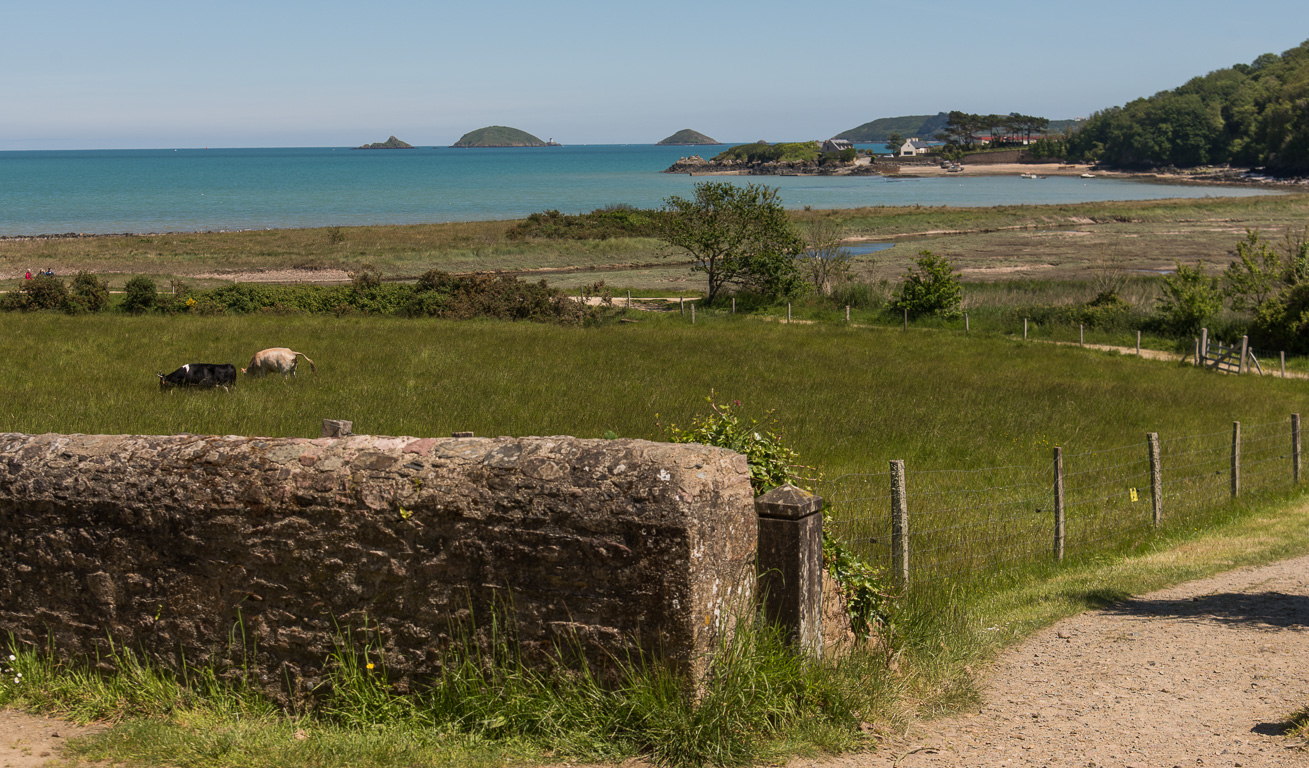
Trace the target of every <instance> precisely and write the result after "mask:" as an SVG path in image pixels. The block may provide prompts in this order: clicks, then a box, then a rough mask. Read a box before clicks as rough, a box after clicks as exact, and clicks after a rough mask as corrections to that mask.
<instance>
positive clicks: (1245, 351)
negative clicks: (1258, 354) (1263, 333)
mask: <svg viewBox="0 0 1309 768" xmlns="http://www.w3.org/2000/svg"><path fill="white" fill-rule="evenodd" d="M1249 354H1250V337H1249V336H1242V337H1241V364H1240V365H1238V366H1237V367H1236V372H1237V374H1238V375H1242V376H1244V375H1245V358H1246V357H1248V356H1249Z"/></svg>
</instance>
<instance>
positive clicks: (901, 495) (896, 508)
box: [891, 459, 909, 588]
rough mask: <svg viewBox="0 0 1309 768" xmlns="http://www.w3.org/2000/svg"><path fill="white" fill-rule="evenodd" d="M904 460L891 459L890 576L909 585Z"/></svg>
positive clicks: (902, 584)
mask: <svg viewBox="0 0 1309 768" xmlns="http://www.w3.org/2000/svg"><path fill="white" fill-rule="evenodd" d="M907 495H908V494H907V493H906V491H905V480H904V460H903V459H894V460H892V461H891V578H892V579H894V580H895V582H896V583H897V584H898V585H899V586H900V587H901V588H906V587H908V586H909V503H908V500H907V498H906V496H907Z"/></svg>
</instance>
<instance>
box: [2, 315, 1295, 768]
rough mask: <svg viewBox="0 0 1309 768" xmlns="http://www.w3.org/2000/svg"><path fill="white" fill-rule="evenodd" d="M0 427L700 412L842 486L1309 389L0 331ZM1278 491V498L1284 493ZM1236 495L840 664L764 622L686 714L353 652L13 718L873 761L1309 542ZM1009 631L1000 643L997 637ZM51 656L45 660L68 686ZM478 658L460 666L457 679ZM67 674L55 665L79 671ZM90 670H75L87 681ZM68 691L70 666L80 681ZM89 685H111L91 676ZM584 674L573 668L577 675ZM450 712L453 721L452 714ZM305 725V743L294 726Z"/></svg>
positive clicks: (71, 328)
mask: <svg viewBox="0 0 1309 768" xmlns="http://www.w3.org/2000/svg"><path fill="white" fill-rule="evenodd" d="M6 321H7V322H6V331H7V333H6V334H5V335H4V336H3V337H2V338H0V353H3V354H4V356H5V359H6V360H7V361H9V362H10V365H9V370H8V371H7V375H6V376H5V377H4V378H3V379H0V403H2V404H3V405H0V430H3V431H18V432H35V433H39V432H83V433H141V434H151V433H154V434H172V433H178V432H194V433H201V434H204V433H212V434H245V435H268V436H297V435H298V436H317V434H318V430H319V424H320V421H321V419H323V418H344V419H350V420H352V421H354V429H355V431H356V432H359V433H372V434H393V435H414V436H428V435H434V436H441V435H446V434H449V433H450V432H452V431H462V430H473V431H475V432H476V433H477V434H479V435H483V436H496V435H547V434H572V435H577V436H580V437H601V436H602V435H604V434H605V433H606V432H612V433H615V434H618V435H621V436H624V437H641V438H651V439H660V438H661V437H662V429H661V425H669V424H681V425H685V424H686V423H687V422H689V421H690V419H691V418H692V417H694V416H696V415H702V414H704V413H705V412H706V409H707V404H706V403H705V397H706V396H707V395H709V393H710V392H713V393H714V395H715V397H717V398H718V399H719V400H722V401H733V400H740V401H742V403H743V405H742V407H741V409H740V411H739V412H740V413H742V414H743V415H745V416H747V417H751V416H753V417H755V418H759V419H761V420H763V422H764V423H767V424H769V425H770V426H772V427H773V428H775V429H777V430H780V431H781V432H782V433H783V435H784V437H785V439H786V441H787V443H788V444H789V445H791V446H792V447H793V448H795V449H796V450H797V451H799V453H800V455H801V456H802V458H803V459H804V460H805V461H806V462H807V463H809V464H812V465H814V466H816V467H817V468H818V469H819V470H820V471H821V472H823V473H824V475H825V478H826V479H825V480H824V481H822V482H820V484H819V486H818V489H817V490H818V491H819V492H820V493H824V494H826V493H829V487H830V486H831V484H832V483H833V482H834V481H835V480H836V478H838V477H839V476H841V475H845V474H850V473H867V472H874V473H880V472H885V471H886V467H887V462H888V460H890V459H904V460H906V462H907V464H908V466H909V467H910V470H911V472H922V471H928V470H964V469H979V468H986V467H1006V466H1014V465H1037V466H1039V465H1040V464H1041V463H1042V462H1048V460H1049V456H1050V450H1051V446H1052V445H1053V444H1059V445H1062V446H1064V447H1065V448H1066V449H1067V450H1069V451H1070V453H1075V454H1076V453H1088V454H1089V453H1094V452H1096V451H1103V450H1106V449H1115V448H1116V447H1119V446H1131V445H1138V444H1140V443H1141V442H1142V440H1143V435H1144V433H1145V432H1150V431H1157V432H1160V433H1162V435H1163V436H1164V438H1165V439H1168V437H1169V436H1174V437H1177V436H1187V435H1203V434H1217V433H1222V432H1224V431H1225V430H1228V429H1230V425H1231V422H1232V421H1233V420H1235V419H1240V420H1243V421H1246V422H1248V423H1252V424H1254V423H1274V422H1278V421H1279V420H1284V419H1285V418H1286V416H1287V414H1289V413H1291V412H1301V413H1303V412H1304V411H1305V408H1306V405H1309V390H1306V389H1305V387H1304V386H1303V383H1302V382H1298V381H1294V380H1280V379H1270V378H1267V377H1265V378H1262V379H1259V378H1254V377H1245V378H1238V377H1233V376H1222V375H1217V374H1213V373H1206V372H1202V371H1198V370H1195V369H1194V368H1191V367H1187V366H1180V365H1176V364H1168V363H1159V362H1152V361H1148V360H1141V359H1137V358H1135V357H1132V356H1123V355H1113V354H1103V353H1097V352H1093V351H1089V350H1084V349H1078V348H1076V347H1059V346H1054V345H1048V344H1033V343H1026V344H1024V343H1022V342H1021V341H1017V340H1014V339H1012V338H1007V337H1004V336H1001V335H997V334H994V333H987V332H978V333H974V334H972V335H969V336H965V335H963V334H961V333H958V332H956V331H953V330H945V329H930V328H912V329H910V330H909V331H907V332H906V331H902V330H899V329H898V328H885V327H851V326H846V325H844V324H843V323H837V322H830V321H824V322H818V323H813V324H800V323H796V324H791V325H786V324H782V323H777V322H768V321H765V320H763V319H761V318H758V317H751V316H746V315H737V316H732V315H730V314H725V313H722V312H705V313H702V314H701V315H700V317H699V318H698V319H697V323H696V324H695V325H691V324H690V323H689V319H687V318H683V317H681V316H680V315H679V314H677V313H640V322H638V323H604V324H599V325H595V326H591V327H562V326H555V325H544V324H533V323H503V322H452V321H435V320H402V319H386V318H373V317H358V316H355V317H343V318H331V317H306V316H273V315H252V316H239V317H238V316H233V317H223V316H218V317H193V316H177V317H160V316H144V317H131V316H124V315H118V314H109V315H103V316H65V315H58V314H46V313H32V314H10V315H7V316H6ZM269 346H289V347H291V348H293V349H296V350H298V351H301V352H305V353H307V354H308V355H310V356H311V357H312V358H313V359H314V360H315V362H316V363H317V366H318V372H317V374H311V373H309V372H308V371H307V370H305V367H304V366H302V369H301V374H300V376H299V377H298V378H297V379H296V380H292V381H283V380H281V379H279V378H276V377H270V378H266V379H261V380H245V379H242V380H241V381H239V382H238V384H237V386H236V387H235V388H234V390H233V391H232V392H231V393H224V392H222V391H175V392H170V393H161V392H160V390H159V389H158V385H157V379H156V377H155V375H154V374H155V372H156V371H162V372H168V371H170V370H172V369H173V368H174V367H176V366H177V365H180V364H182V363H184V362H217V363H222V362H232V363H236V364H238V365H243V364H244V363H245V362H246V361H247V360H248V359H249V357H250V355H251V354H253V352H254V351H256V350H258V349H261V348H263V347H269ZM1281 485H1282V486H1285V483H1282V484H1281ZM1281 493H1282V495H1270V494H1262V495H1256V496H1253V497H1249V498H1247V499H1246V500H1244V501H1242V502H1241V503H1240V504H1224V503H1218V502H1215V503H1214V504H1212V505H1211V508H1210V511H1209V512H1207V513H1205V514H1203V515H1196V516H1193V517H1192V518H1190V521H1191V524H1188V525H1180V524H1178V525H1171V526H1166V527H1165V528H1164V529H1162V530H1160V531H1158V532H1146V533H1142V534H1139V535H1135V534H1134V535H1133V536H1131V537H1129V538H1128V539H1125V540H1121V541H1108V542H1107V543H1104V544H1102V545H1100V546H1097V547H1086V548H1081V549H1076V550H1075V551H1074V552H1073V554H1072V555H1071V556H1070V558H1069V559H1068V560H1066V561H1065V562H1064V563H1063V564H1061V565H1056V564H1054V563H1052V562H1050V561H1049V559H1037V560H1031V561H1025V562H1019V563H1016V564H1014V565H1013V566H1012V567H1008V568H1005V569H1002V570H998V571H988V572H987V573H985V574H984V575H982V576H979V577H977V578H973V579H963V580H957V581H951V582H948V583H946V582H942V581H937V582H935V583H932V584H929V585H927V588H925V589H922V590H917V591H911V592H909V593H907V594H905V595H902V596H901V597H900V598H899V600H900V603H899V605H898V607H897V608H896V609H895V611H894V614H893V616H892V617H891V623H890V624H889V625H888V626H887V627H886V628H884V631H885V633H886V637H887V642H886V644H885V645H882V646H870V647H868V648H865V649H864V650H862V651H860V652H857V653H856V654H855V655H854V656H852V657H850V658H848V659H845V660H829V661H826V662H823V663H822V664H818V665H802V664H798V663H797V661H796V660H795V658H794V657H793V656H790V655H789V654H788V653H784V652H780V650H779V649H778V648H777V647H776V645H775V644H774V643H772V641H771V640H770V639H769V636H768V635H767V634H766V633H753V634H751V633H748V632H747V633H742V635H741V638H742V639H741V643H742V644H741V645H738V646H735V647H734V648H732V649H724V650H723V654H724V656H723V658H724V659H725V661H724V662H723V663H725V664H732V665H736V666H732V667H731V669H732V670H733V671H732V672H731V673H730V674H727V673H725V674H723V675H722V676H721V679H722V680H723V681H724V682H723V684H724V686H725V687H724V688H723V689H721V691H719V692H718V693H716V694H715V695H714V696H711V697H709V698H707V699H700V700H695V699H688V698H687V697H685V696H683V695H682V694H681V692H680V689H678V690H674V689H675V688H676V686H675V685H672V686H670V683H669V681H668V680H667V679H666V678H665V677H661V676H660V674H659V673H658V671H657V669H654V668H652V667H649V666H642V665H639V664H638V665H633V670H634V673H637V674H636V676H635V677H634V678H632V680H629V681H628V683H630V684H628V685H625V686H620V687H619V688H618V689H614V688H612V687H605V686H595V685H577V686H574V687H571V688H570V687H568V686H567V685H566V684H565V683H566V682H567V680H568V679H570V678H567V677H566V676H565V677H564V678H559V679H555V678H536V677H533V676H531V675H530V674H528V673H527V672H526V671H525V670H522V669H521V668H520V667H518V666H516V665H515V664H513V663H512V656H509V657H508V658H509V659H510V663H507V664H506V665H503V666H502V667H499V668H498V669H499V670H500V672H497V673H496V674H497V675H499V676H498V677H493V678H491V680H490V682H489V684H488V680H487V678H485V677H484V676H483V675H484V673H485V671H486V667H485V666H484V665H482V666H477V667H476V674H472V671H470V674H469V676H468V677H467V678H466V679H455V680H449V681H446V683H448V685H449V686H453V687H446V688H438V689H436V690H438V691H439V690H444V691H446V692H447V693H449V692H450V691H454V692H455V693H456V694H457V695H449V696H445V698H441V697H440V696H438V695H437V694H436V693H433V696H434V697H436V698H435V699H433V700H423V699H422V698H421V697H419V698H412V697H400V698H397V697H393V696H392V695H391V694H390V692H388V691H383V690H379V689H378V688H377V687H376V686H375V685H374V682H375V681H374V680H372V679H371V678H369V677H367V675H366V674H365V673H364V672H363V671H362V670H360V669H359V665H358V664H357V663H354V662H351V663H348V664H345V665H344V666H343V667H342V670H341V673H342V674H346V675H353V677H350V678H349V679H348V680H345V682H344V683H343V684H341V685H338V686H335V688H334V690H340V691H341V692H342V696H343V698H340V699H338V700H335V702H334V703H330V702H329V704H328V705H327V706H326V707H324V708H321V709H320V710H318V711H314V712H297V713H289V714H288V713H282V712H278V711H275V710H274V708H272V707H271V706H269V705H268V703H267V702H263V701H260V700H258V699H257V698H251V697H250V696H249V695H247V694H245V693H243V692H241V691H239V690H235V691H234V690H232V689H230V688H226V687H223V686H221V685H218V683H217V682H216V681H214V680H212V679H211V678H209V677H206V676H205V675H204V673H203V671H199V672H196V673H195V674H193V675H191V677H190V679H189V680H187V681H182V682H185V683H187V685H184V686H181V687H180V688H175V687H172V686H174V685H175V684H176V683H177V681H171V682H170V680H169V675H168V673H165V672H161V671H157V670H154V671H151V670H147V669H144V668H141V667H139V666H138V667H132V666H130V665H129V667H128V674H127V675H125V676H122V677H120V678H111V679H107V680H105V679H102V678H100V677H99V676H96V675H93V674H90V673H85V674H83V675H82V676H81V677H78V676H77V675H78V674H82V673H76V672H74V671H72V670H70V669H67V668H65V667H63V666H62V665H60V664H56V663H54V662H53V661H51V660H48V659H47V660H45V661H43V660H42V658H41V656H40V654H39V653H38V654H32V655H29V656H27V657H24V659H23V660H22V662H21V663H22V665H23V668H24V669H25V670H26V673H25V676H26V678H27V681H28V682H27V683H25V684H24V686H25V690H24V691H23V692H22V693H21V695H20V694H18V693H15V689H14V688H13V687H0V704H6V703H8V704H13V705H22V706H28V707H34V708H39V709H42V710H44V711H48V712H53V713H56V714H62V715H66V716H70V717H75V718H78V719H89V718H110V719H121V720H122V722H121V724H120V725H119V726H117V727H115V728H114V729H113V730H112V731H110V732H109V733H108V734H107V735H104V736H101V737H94V738H92V739H89V740H86V741H84V742H80V743H79V745H78V746H77V747H76V749H77V750H78V754H80V755H82V756H83V757H85V758H87V759H94V760H102V759H108V760H115V761H120V762H124V761H132V762H141V763H145V764H172V765H213V766H227V765H246V764H253V763H258V764H267V765H302V764H315V765H325V766H327V765H331V766H335V765H357V764H362V763H368V764H375V765H380V766H383V765H384V766H390V765H397V766H399V765H411V764H416V763H424V764H426V763H431V764H486V765H500V764H505V763H511V762H520V761H540V760H546V761H549V760H555V761H558V760H569V761H572V760H583V759H586V760H617V759H621V758H623V757H626V756H629V755H633V754H645V755H648V756H653V757H654V758H655V759H656V760H657V761H659V762H662V763H666V764H673V765H702V764H718V765H734V764H741V763H746V762H757V761H760V760H778V759H781V758H783V757H786V756H789V755H804V754H815V753H821V752H830V751H840V750H845V749H850V748H855V747H859V746H863V745H868V744H869V743H870V742H869V741H868V740H867V739H866V737H865V736H864V735H863V732H862V731H861V729H860V723H861V722H873V723H877V724H880V725H883V726H887V725H891V724H895V723H898V722H902V721H903V720H904V718H906V717H908V716H910V713H911V712H916V713H919V714H931V713H935V712H941V711H949V710H952V709H957V708H959V707H961V706H964V705H967V704H969V703H971V702H972V701H975V699H976V696H977V682H976V678H975V675H974V672H973V670H974V668H975V667H976V665H977V664H978V662H979V661H981V660H984V659H985V658H987V657H988V656H989V655H990V654H991V653H993V652H995V650H997V649H998V648H1000V647H1002V646H1003V645H1004V644H1007V643H1009V642H1012V641H1013V640H1014V639H1017V638H1019V637H1022V636H1024V635H1025V634H1026V633H1028V632H1030V631H1032V630H1033V629H1034V628H1037V627H1039V626H1042V625H1044V624H1046V623H1049V622H1050V621H1053V620H1054V619H1057V618H1059V617H1061V616H1063V615H1068V614H1069V613H1075V612H1077V611H1078V610H1083V609H1085V608H1087V607H1095V606H1097V605H1100V604H1103V601H1104V600H1105V599H1108V598H1110V597H1112V596H1114V595H1122V594H1127V593H1132V592H1139V591H1141V590H1143V589H1148V588H1152V587H1155V586H1162V585H1163V584H1165V583H1172V582H1174V581H1180V580H1184V579H1187V578H1195V577H1196V576H1199V575H1204V574H1206V573H1212V572H1215V571H1217V570H1221V569H1223V568H1227V567H1232V566H1233V565H1238V564H1245V563H1254V562H1263V561H1267V560H1271V559H1275V558H1277V557H1284V556H1287V555H1290V554H1298V553H1300V552H1303V551H1306V550H1309V516H1306V515H1304V514H1303V507H1302V506H1301V507H1299V508H1290V507H1288V504H1290V503H1294V502H1295V501H1296V500H1297V499H1299V498H1301V491H1300V490H1299V489H1292V490H1290V491H1283V492H1281ZM993 627H1000V628H1002V631H1000V630H994V631H993V630H992V628H993ZM42 665H45V667H47V668H49V669H50V670H51V671H50V672H49V674H47V672H46V671H43V670H42ZM456 666H457V665H456ZM56 673H57V674H56ZM68 674H72V675H73V676H72V677H67V676H66V675H68ZM61 675H65V676H64V677H61ZM87 675H89V676H87ZM561 680H563V681H564V682H561ZM435 700H439V701H441V702H445V704H442V705H440V706H437V704H434V703H433V701H435ZM297 732H303V733H304V735H305V736H306V738H297V736H296V734H297Z"/></svg>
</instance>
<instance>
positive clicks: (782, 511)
mask: <svg viewBox="0 0 1309 768" xmlns="http://www.w3.org/2000/svg"><path fill="white" fill-rule="evenodd" d="M822 508H823V500H822V498H820V497H818V496H815V495H813V494H811V493H809V492H808V491H804V490H801V489H799V488H796V487H795V486H793V485H783V486H781V487H780V488H774V489H773V490H771V491H769V492H768V493H765V494H764V495H763V496H760V497H758V498H757V499H755V513H756V514H757V515H758V516H759V545H758V547H759V549H758V559H757V566H756V567H757V572H758V577H759V586H758V594H759V595H760V599H761V600H762V602H763V613H764V616H765V618H766V619H767V620H768V621H769V622H770V623H773V624H776V625H778V626H779V627H781V628H782V631H784V632H785V633H786V635H787V637H788V638H789V639H790V641H791V642H792V643H794V644H795V645H797V646H799V648H800V649H801V650H802V651H804V652H806V653H809V654H811V655H813V656H818V655H821V654H822V652H823V516H822V514H820V512H821V510H822Z"/></svg>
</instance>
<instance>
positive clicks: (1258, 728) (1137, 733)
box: [792, 557, 1309, 768]
mask: <svg viewBox="0 0 1309 768" xmlns="http://www.w3.org/2000/svg"><path fill="white" fill-rule="evenodd" d="M1307 659H1309V557H1300V558H1296V559H1293V560H1286V561H1283V562H1280V563H1274V564H1272V565H1268V566H1262V567H1257V568H1243V569H1239V570H1236V571H1231V572H1229V573H1225V574H1220V575H1218V576H1215V577H1213V578H1210V579H1204V580H1201V581H1195V582H1190V583H1188V584H1182V585H1179V586H1176V587H1172V588H1169V589H1165V590H1162V591H1159V592H1155V593H1152V594H1148V595H1144V596H1141V597H1137V598H1133V599H1131V600H1128V601H1126V602H1123V603H1120V604H1116V605H1113V606H1110V607H1109V608H1106V609H1104V610H1099V611H1090V612H1087V613H1084V614H1081V615H1079V616H1074V617H1072V618H1069V619H1065V620H1063V621H1061V622H1059V623H1057V624H1055V625H1054V626H1052V627H1049V628H1048V629H1045V630H1042V631H1041V632H1039V633H1037V634H1036V635H1034V636H1032V637H1031V638H1028V639H1027V640H1026V641H1024V642H1023V643H1021V644H1019V645H1018V646H1016V647H1014V648H1011V649H1010V650H1008V651H1006V652H1005V653H1004V654H1003V655H1002V656H1001V658H1000V659H999V660H998V662H997V664H996V665H995V666H994V668H993V669H992V670H991V672H990V673H989V675H988V678H987V682H986V684H985V690H984V694H983V696H984V703H983V706H982V707H981V708H980V711H976V712H970V713H968V714H965V715H960V716H955V717H950V718H945V719H942V720H937V721H933V722H928V723H920V724H918V725H916V726H914V727H913V728H911V729H910V731H909V732H908V733H906V734H897V735H895V736H893V737H890V738H888V739H886V740H884V741H883V743H882V746H881V748H880V749H879V750H878V751H877V752H876V753H872V754H866V755H849V756H845V757H842V758H838V759H836V760H833V761H827V762H824V763H822V765H823V766H824V767H825V768H891V766H899V768H999V767H1000V766H1005V767H1007V768H1023V767H1031V768H1036V767H1037V766H1040V767H1042V768H1044V767H1047V766H1048V767H1049V768H1055V767H1058V768H1074V767H1075V768H1101V767H1104V768H1109V767H1116V766H1122V767H1123V768H1136V767H1138V766H1139V767H1140V768H1146V767H1148V768H1172V766H1182V768H1190V767H1191V766H1206V767H1208V766H1239V767H1240V768H1289V767H1290V766H1300V767H1301V768H1303V766H1309V751H1306V748H1305V745H1304V744H1302V743H1299V742H1297V741H1295V740H1293V739H1291V738H1289V737H1287V736H1285V735H1283V730H1284V727H1285V725H1284V723H1285V720H1286V719H1287V717H1288V716H1289V715H1291V714H1292V713H1293V712H1295V711H1296V710H1298V709H1300V708H1301V707H1304V706H1306V705H1309V663H1306V660H1307ZM810 765H815V763H813V762H812V761H793V763H792V768H799V766H810Z"/></svg>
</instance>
